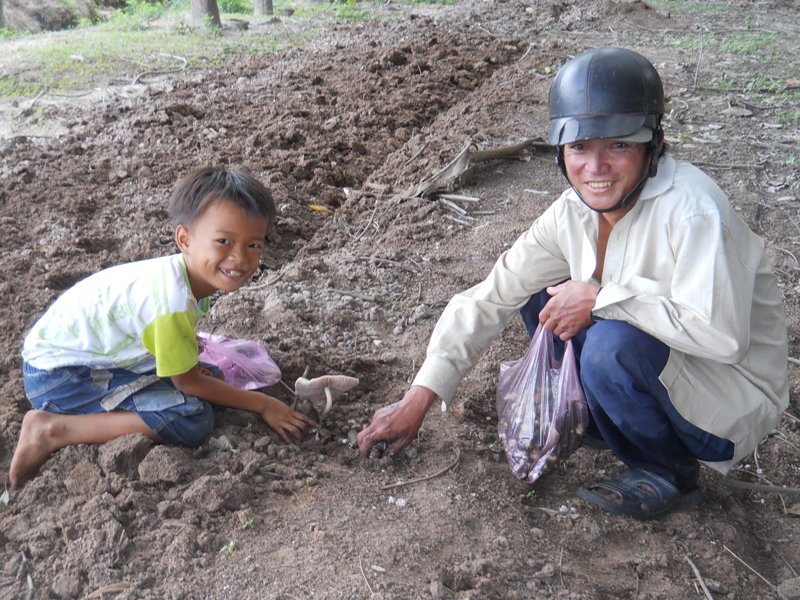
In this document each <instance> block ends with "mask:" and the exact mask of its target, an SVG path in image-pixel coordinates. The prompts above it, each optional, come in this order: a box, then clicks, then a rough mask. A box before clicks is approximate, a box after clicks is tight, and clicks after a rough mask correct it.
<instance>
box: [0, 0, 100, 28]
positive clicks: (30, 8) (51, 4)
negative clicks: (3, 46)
mask: <svg viewBox="0 0 800 600" xmlns="http://www.w3.org/2000/svg"><path fill="white" fill-rule="evenodd" d="M3 9H4V10H3V14H4V17H5V27H6V29H8V30H9V31H25V32H30V33H33V32H36V31H43V30H44V31H57V30H59V29H69V28H70V27H74V26H75V25H77V24H78V21H79V20H80V19H82V18H83V19H90V20H95V19H96V18H97V15H98V3H97V2H95V1H94V0H71V1H70V2H59V1H58V0H37V1H36V2H29V1H27V0H4V1H3Z"/></svg>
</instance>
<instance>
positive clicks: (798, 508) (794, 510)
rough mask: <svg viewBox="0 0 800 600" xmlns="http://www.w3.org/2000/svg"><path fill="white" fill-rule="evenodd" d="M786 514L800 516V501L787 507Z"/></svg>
mask: <svg viewBox="0 0 800 600" xmlns="http://www.w3.org/2000/svg"><path fill="white" fill-rule="evenodd" d="M786 514H787V515H792V516H793V517H800V502H798V503H797V504H792V505H791V506H790V507H789V508H787V509H786Z"/></svg>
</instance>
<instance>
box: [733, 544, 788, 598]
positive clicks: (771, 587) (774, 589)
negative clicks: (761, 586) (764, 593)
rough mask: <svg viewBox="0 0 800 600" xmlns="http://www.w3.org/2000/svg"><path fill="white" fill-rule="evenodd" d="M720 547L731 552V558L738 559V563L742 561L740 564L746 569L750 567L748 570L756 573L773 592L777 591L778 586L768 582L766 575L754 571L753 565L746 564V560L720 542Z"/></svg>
mask: <svg viewBox="0 0 800 600" xmlns="http://www.w3.org/2000/svg"><path fill="white" fill-rule="evenodd" d="M722 547H723V548H725V550H727V551H728V552H730V553H731V556H733V558H735V559H736V560H738V561H739V562H740V563H742V564H743V565H744V566H745V567H747V568H748V569H750V570H751V571H752V572H753V573H755V574H756V575H758V576H759V577H760V578H761V580H762V581H763V582H764V583H766V584H767V585H768V586H769V587H770V589H772V591H775V592H777V591H778V588H777V587H775V586H774V585H773V584H772V583H770V581H769V579H767V578H766V577H764V576H763V575H762V574H761V573H759V572H758V571H756V570H755V569H754V568H753V567H751V566H750V565H748V564H747V563H746V562H744V561H743V560H742V559H741V558H739V557H738V556H736V554H735V553H734V552H733V550H731V549H730V548H728V547H727V546H726V545H725V544H722Z"/></svg>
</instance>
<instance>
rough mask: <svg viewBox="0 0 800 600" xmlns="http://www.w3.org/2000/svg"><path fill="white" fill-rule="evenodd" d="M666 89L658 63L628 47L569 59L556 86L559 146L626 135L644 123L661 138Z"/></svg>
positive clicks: (553, 116)
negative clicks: (657, 66) (655, 63)
mask: <svg viewBox="0 0 800 600" xmlns="http://www.w3.org/2000/svg"><path fill="white" fill-rule="evenodd" d="M663 114H664V88H663V86H662V84H661V78H660V77H659V76H658V72H657V71H656V69H655V67H654V66H653V65H652V64H651V63H650V61H648V60H647V59H646V58H645V57H643V56H642V55H640V54H637V53H636V52H634V51H632V50H627V49H625V48H598V49H596V50H589V51H588V52H584V53H583V54H579V55H578V56H576V57H575V58H573V59H572V60H570V61H569V62H568V63H566V64H565V65H564V66H563V67H562V68H561V70H559V72H558V75H556V78H555V79H554V80H553V85H552V86H550V133H549V135H548V136H547V141H548V142H549V143H550V144H552V145H553V146H562V145H564V144H571V143H572V142H576V141H580V140H592V139H610V138H623V137H627V136H629V135H632V134H635V133H636V132H638V131H639V130H640V129H641V128H642V127H646V128H648V129H651V130H652V131H653V138H656V137H660V136H661V135H663V134H662V133H661V116H662V115H663Z"/></svg>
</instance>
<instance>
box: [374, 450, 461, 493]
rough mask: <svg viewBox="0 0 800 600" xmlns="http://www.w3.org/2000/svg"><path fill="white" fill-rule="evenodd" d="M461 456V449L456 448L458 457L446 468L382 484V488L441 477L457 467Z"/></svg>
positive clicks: (387, 488)
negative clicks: (421, 475)
mask: <svg viewBox="0 0 800 600" xmlns="http://www.w3.org/2000/svg"><path fill="white" fill-rule="evenodd" d="M460 458H461V450H460V449H459V448H456V457H455V458H454V459H453V462H451V463H450V464H449V465H447V466H446V467H445V468H443V469H440V470H438V471H436V473H431V474H430V475H425V476H423V477H417V478H415V479H409V480H408V481H398V482H397V483H389V484H386V485H382V486H381V489H382V490H390V489H392V488H397V487H402V486H404V485H411V484H412V483H419V482H420V481H427V480H429V479H434V478H435V477H439V475H444V474H445V473H447V472H448V471H449V470H450V469H452V468H453V467H455V466H456V465H457V464H458V461H459V459H460Z"/></svg>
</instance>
